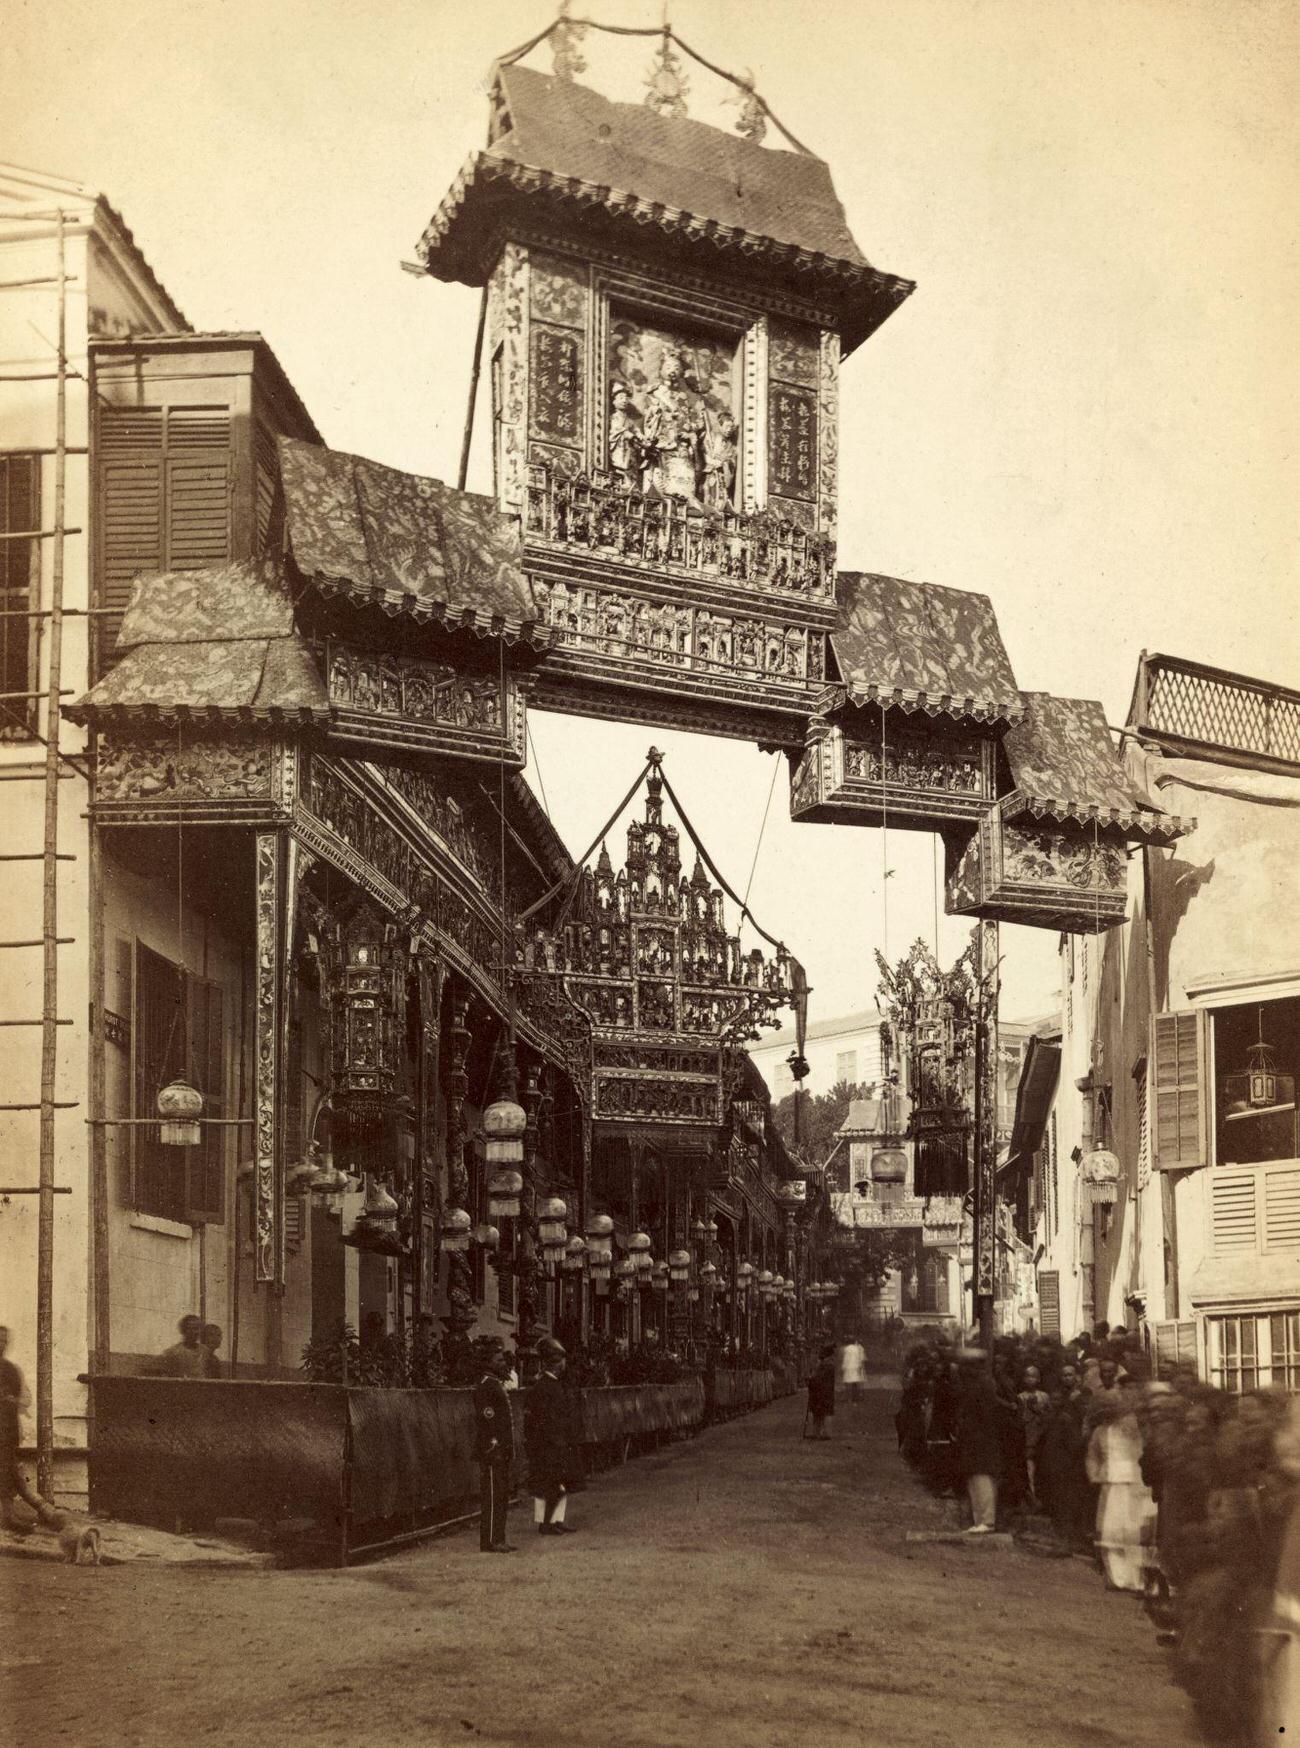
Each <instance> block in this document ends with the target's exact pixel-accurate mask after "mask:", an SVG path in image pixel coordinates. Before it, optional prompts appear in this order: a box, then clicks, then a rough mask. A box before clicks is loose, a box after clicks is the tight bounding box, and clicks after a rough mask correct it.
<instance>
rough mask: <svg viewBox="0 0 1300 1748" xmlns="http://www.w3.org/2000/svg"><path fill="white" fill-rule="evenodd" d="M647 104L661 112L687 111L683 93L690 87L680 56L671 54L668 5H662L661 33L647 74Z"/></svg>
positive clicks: (664, 113) (679, 112)
mask: <svg viewBox="0 0 1300 1748" xmlns="http://www.w3.org/2000/svg"><path fill="white" fill-rule="evenodd" d="M645 82H646V84H647V86H648V87H649V90H648V91H647V92H646V100H645V101H646V107H647V108H648V109H657V110H658V111H659V113H660V115H674V116H683V115H685V114H686V93H687V91H688V90H689V89H690V86H689V84H688V82H687V78H686V70H685V68H684V67H683V66H682V62H681V57H680V56H678V55H675V54H674V53H673V33H672V27H671V26H670V25H669V23H668V7H667V5H666V4H665V6H664V28H663V35H662V37H661V38H660V40H659V47H658V49H657V50H656V51H655V58H654V60H653V62H652V63H651V66H650V71H649V72H648V73H647V74H646V81H645Z"/></svg>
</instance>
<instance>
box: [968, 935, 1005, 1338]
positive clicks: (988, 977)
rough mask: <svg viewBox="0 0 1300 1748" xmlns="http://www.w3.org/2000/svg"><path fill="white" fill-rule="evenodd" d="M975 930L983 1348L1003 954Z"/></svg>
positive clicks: (993, 1272) (992, 1229)
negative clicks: (999, 984)
mask: <svg viewBox="0 0 1300 1748" xmlns="http://www.w3.org/2000/svg"><path fill="white" fill-rule="evenodd" d="M975 929H976V943H977V953H976V975H977V978H978V985H979V1000H978V1017H977V1020H976V1025H975V1232H974V1246H973V1249H974V1258H973V1264H974V1297H975V1321H976V1323H977V1324H978V1325H979V1339H980V1345H981V1346H982V1347H986V1348H987V1347H989V1346H991V1345H992V1342H993V1336H994V1297H995V1294H996V1292H997V1223H998V1210H997V1192H996V1184H995V1174H996V1170H997V1150H998V981H999V972H998V948H999V930H998V925H997V923H994V922H985V921H980V922H978V923H977V924H976V925H975Z"/></svg>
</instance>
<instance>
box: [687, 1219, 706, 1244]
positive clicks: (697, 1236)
mask: <svg viewBox="0 0 1300 1748" xmlns="http://www.w3.org/2000/svg"><path fill="white" fill-rule="evenodd" d="M691 1237H692V1238H693V1239H694V1240H695V1242H696V1244H704V1243H706V1242H707V1240H708V1227H707V1226H706V1225H705V1224H704V1221H703V1220H702V1219H701V1218H700V1216H699V1215H698V1214H697V1215H696V1216H695V1218H694V1220H692V1221H691Z"/></svg>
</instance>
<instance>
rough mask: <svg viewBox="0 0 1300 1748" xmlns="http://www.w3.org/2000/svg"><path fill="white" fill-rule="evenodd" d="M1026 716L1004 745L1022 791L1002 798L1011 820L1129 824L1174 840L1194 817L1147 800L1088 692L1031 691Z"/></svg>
mask: <svg viewBox="0 0 1300 1748" xmlns="http://www.w3.org/2000/svg"><path fill="white" fill-rule="evenodd" d="M1022 696H1023V699H1024V703H1025V715H1024V719H1023V720H1022V721H1021V722H1020V723H1018V724H1016V725H1015V726H1014V727H1012V728H1009V729H1008V730H1007V734H1006V739H1005V740H1004V742H1003V745H1004V747H1005V749H1006V755H1007V762H1008V764H1009V765H1010V769H1011V781H1012V782H1013V784H1014V785H1015V793H1014V795H1013V796H1009V797H1007V798H1006V800H1005V801H1004V802H1003V812H1004V814H1005V815H1006V816H1007V817H1008V818H1012V817H1015V816H1016V815H1017V814H1019V813H1024V814H1028V815H1032V816H1033V817H1035V818H1043V817H1050V818H1052V819H1057V820H1061V821H1071V820H1072V821H1074V822H1076V823H1079V824H1085V825H1086V824H1091V823H1093V822H1094V821H1095V822H1097V823H1098V824H1100V825H1112V826H1118V827H1122V828H1123V829H1124V830H1125V831H1126V832H1129V833H1131V834H1134V835H1137V836H1139V837H1146V838H1150V839H1152V840H1153V841H1161V842H1168V841H1170V840H1171V839H1173V838H1176V837H1179V836H1181V835H1182V833H1183V832H1184V831H1187V830H1189V829H1190V825H1189V822H1186V821H1183V820H1179V819H1177V818H1175V817H1174V816H1173V815H1172V814H1168V813H1164V812H1162V811H1161V810H1160V809H1159V808H1158V807H1154V806H1152V805H1151V804H1150V803H1149V802H1145V801H1143V800H1142V799H1141V798H1140V797H1139V796H1138V795H1137V794H1136V793H1135V791H1134V790H1133V788H1132V786H1131V785H1130V783H1129V781H1128V777H1127V775H1126V773H1125V770H1124V767H1123V765H1122V764H1121V762H1120V758H1119V755H1118V753H1117V752H1116V751H1115V747H1114V743H1113V742H1112V740H1111V736H1110V729H1109V728H1108V727H1107V725H1106V713H1105V711H1104V710H1103V709H1102V707H1101V705H1100V704H1098V703H1096V702H1094V701H1093V700H1092V699H1089V698H1053V697H1052V696H1051V694H1050V693H1048V692H1025V693H1023V694H1022Z"/></svg>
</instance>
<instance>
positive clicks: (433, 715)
mask: <svg viewBox="0 0 1300 1748" xmlns="http://www.w3.org/2000/svg"><path fill="white" fill-rule="evenodd" d="M508 684H509V682H507V685H508ZM329 694H330V703H331V704H333V705H334V706H335V707H336V708H337V709H340V710H359V711H364V712H366V713H368V714H370V715H377V716H395V717H401V718H403V719H405V720H409V721H413V722H429V723H446V724H449V725H451V726H452V727H455V728H477V729H483V730H485V731H487V732H488V733H490V734H494V735H495V734H498V733H499V732H500V729H501V718H502V698H501V684H500V681H499V679H498V678H497V677H496V676H495V675H486V674H471V673H465V672H463V671H461V670H459V669H457V668H454V667H452V666H451V665H450V664H449V663H446V662H430V661H422V660H420V659H418V658H417V657H413V656H389V655H376V654H371V653H368V652H366V651H364V650H356V649H352V648H350V647H346V646H343V645H334V646H333V647H332V648H331V649H330V653H329Z"/></svg>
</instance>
